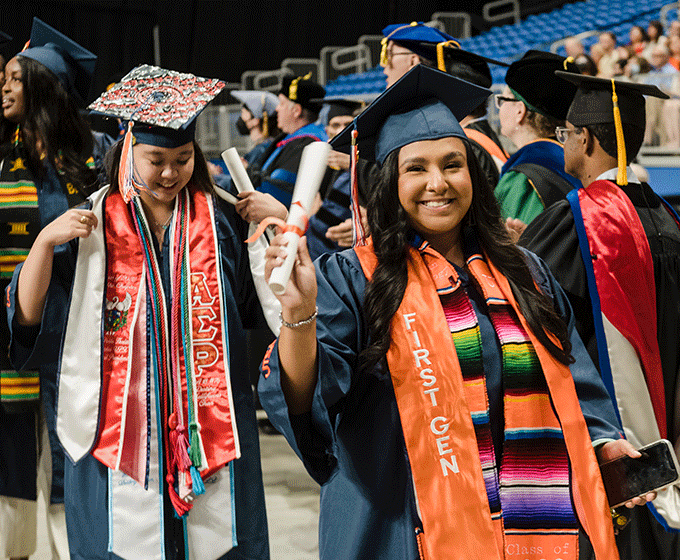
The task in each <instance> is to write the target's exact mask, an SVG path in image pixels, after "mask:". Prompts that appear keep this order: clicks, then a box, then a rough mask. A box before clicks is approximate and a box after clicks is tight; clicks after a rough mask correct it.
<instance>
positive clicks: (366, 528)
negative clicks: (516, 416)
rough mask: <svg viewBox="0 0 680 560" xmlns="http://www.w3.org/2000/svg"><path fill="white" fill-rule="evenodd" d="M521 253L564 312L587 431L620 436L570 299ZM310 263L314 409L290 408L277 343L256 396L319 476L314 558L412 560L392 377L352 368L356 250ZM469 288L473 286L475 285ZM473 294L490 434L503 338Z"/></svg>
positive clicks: (363, 334)
mask: <svg viewBox="0 0 680 560" xmlns="http://www.w3.org/2000/svg"><path fill="white" fill-rule="evenodd" d="M527 254H528V255H530V264H531V267H532V269H533V272H534V275H535V277H536V281H537V282H538V283H539V285H540V286H541V288H542V289H543V290H545V291H546V292H547V293H548V294H550V295H551V296H552V297H553V299H554V301H555V303H556V306H557V308H558V309H559V311H560V313H562V315H563V316H564V317H565V319H566V320H567V321H568V325H569V333H570V336H571V342H572V344H573V355H574V357H575V358H576V362H575V363H574V364H572V365H571V366H570V369H571V372H572V375H573V377H574V380H575V383H576V389H577V393H578V396H579V400H580V402H581V407H582V409H583V414H584V416H585V418H586V421H587V424H588V428H589V432H590V436H591V439H592V440H593V441H596V440H600V439H604V438H611V439H618V438H619V437H620V434H619V429H618V426H617V421H616V417H615V415H614V410H613V408H612V405H611V401H610V400H609V397H608V395H607V393H606V390H605V388H604V386H603V385H602V383H601V381H600V379H599V376H598V374H597V370H596V369H595V367H594V366H593V364H592V361H591V360H590V358H589V356H588V354H587V352H586V350H585V348H584V346H583V343H582V342H581V340H580V338H579V337H578V335H577V334H576V331H575V330H574V323H573V317H572V313H571V308H570V306H569V303H568V301H567V299H566V297H565V296H564V294H563V292H562V290H561V289H560V288H559V286H558V285H557V283H556V282H555V279H554V278H553V277H552V275H551V274H550V272H549V271H548V269H547V267H546V266H545V265H544V264H543V263H542V262H541V261H539V260H538V259H537V258H536V257H535V256H533V255H531V254H529V253H527ZM315 266H316V268H317V275H316V276H317V283H318V296H317V305H318V307H319V316H318V319H317V338H318V344H317V348H318V381H317V385H316V389H315V393H314V398H313V403H312V410H311V411H310V412H309V413H306V414H302V415H298V416H291V415H290V414H289V412H288V408H287V406H286V401H285V397H284V395H283V392H282V390H281V383H280V369H279V361H278V350H277V347H276V346H275V347H274V348H273V351H272V352H271V356H270V359H269V363H268V365H269V372H267V370H265V371H264V373H263V375H261V376H260V381H259V385H258V390H259V395H260V401H261V402H262V405H263V406H264V408H265V410H266V411H267V414H268V416H269V419H270V420H271V422H272V423H273V424H274V426H276V427H277V429H279V430H280V431H281V432H282V433H283V434H284V436H285V437H286V439H287V440H288V442H289V443H290V445H291V447H292V448H293V450H294V451H295V452H296V453H297V455H298V456H299V457H300V458H301V459H302V461H303V463H304V465H305V467H306V468H307V470H308V472H309V473H310V475H311V476H312V477H313V478H314V479H315V480H316V481H317V482H318V483H319V484H320V485H321V513H320V520H319V549H320V557H321V559H322V560H331V559H332V560H344V559H357V560H358V559H364V558H371V559H372V560H383V559H384V560H388V559H389V560H401V559H403V560H415V559H416V558H418V551H417V547H416V536H415V532H414V528H415V526H416V523H417V520H418V517H417V512H416V508H415V501H414V496H413V489H412V483H411V474H410V467H409V463H408V459H407V455H406V448H405V444H404V439H403V433H402V429H401V424H400V420H399V411H398V409H397V403H396V399H395V396H394V390H393V387H392V380H391V378H390V374H389V372H388V371H385V370H384V369H383V368H382V367H381V366H378V367H376V368H375V369H374V370H373V371H372V372H370V373H367V374H365V375H359V374H358V372H357V369H358V368H357V365H358V356H359V353H360V352H361V351H362V350H363V349H364V348H365V347H366V344H367V329H366V325H365V319H364V314H363V300H364V289H365V286H366V278H365V276H364V274H363V272H362V269H361V265H360V264H359V261H358V258H357V256H356V254H355V253H354V251H353V250H348V251H343V252H340V253H335V254H333V255H324V256H322V257H321V258H320V259H318V260H317V261H316V262H315ZM466 289H467V290H468V293H470V294H471V295H472V293H471V290H472V289H473V287H472V284H468V286H467V287H466ZM470 300H471V302H472V305H473V308H474V310H475V313H476V315H477V317H478V319H479V323H480V330H481V335H482V347H483V359H484V367H485V371H486V372H487V376H488V377H487V388H488V392H489V395H490V407H491V421H492V425H494V427H493V428H492V429H493V430H494V432H495V434H496V438H495V439H496V440H497V439H498V437H499V434H500V433H502V424H503V421H502V404H501V403H502V394H501V382H500V377H501V371H500V364H501V358H500V345H499V342H498V340H497V338H496V334H495V331H494V330H493V327H492V326H491V323H490V321H489V319H488V317H487V312H486V309H485V306H484V303H483V301H482V298H480V297H478V296H473V297H471V298H470ZM500 437H502V436H500ZM461 499H464V498H461Z"/></svg>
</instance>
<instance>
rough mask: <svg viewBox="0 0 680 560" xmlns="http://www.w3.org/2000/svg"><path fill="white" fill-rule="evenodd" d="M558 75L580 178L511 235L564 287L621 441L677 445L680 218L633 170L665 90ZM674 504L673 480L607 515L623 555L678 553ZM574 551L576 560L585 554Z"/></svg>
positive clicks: (666, 559) (571, 156) (563, 135)
mask: <svg viewBox="0 0 680 560" xmlns="http://www.w3.org/2000/svg"><path fill="white" fill-rule="evenodd" d="M559 75H560V76H561V77H562V78H564V79H565V80H567V81H565V83H569V84H574V85H577V86H578V91H577V93H576V95H575V97H574V100H573V102H572V104H571V107H570V108H569V113H568V114H567V122H566V127H565V128H562V129H560V131H559V136H558V138H559V139H560V141H562V142H564V161H565V163H564V165H565V170H566V171H568V172H569V173H571V174H572V175H574V176H575V177H577V178H578V179H580V181H581V183H582V184H583V187H582V188H579V189H578V190H575V191H572V192H571V193H569V195H568V197H567V200H562V201H560V202H558V203H556V204H555V205H553V206H552V207H550V208H549V209H547V210H546V211H545V212H544V213H543V214H541V215H540V216H538V218H536V219H535V220H534V221H533V222H532V223H531V224H529V227H528V228H527V229H526V231H525V232H524V234H523V235H522V237H521V238H520V244H521V245H523V246H525V247H526V248H528V249H529V250H531V251H533V252H535V253H536V254H537V255H538V256H539V257H541V258H542V259H543V261H545V263H546V264H547V265H548V267H549V268H550V270H551V271H552V273H553V274H554V275H555V278H557V281H558V282H559V283H560V285H561V286H562V287H563V288H564V291H565V292H566V295H567V297H568V299H569V302H570V303H571V308H572V309H573V310H574V319H575V326H576V330H577V331H578V333H579V334H580V335H581V338H582V339H583V342H584V343H585V345H586V348H587V350H588V353H589V354H590V356H591V358H592V360H593V362H594V363H595V364H596V365H597V367H598V369H599V371H600V375H601V376H602V379H603V381H604V382H605V386H607V388H608V389H609V392H610V397H611V400H612V403H613V404H614V405H615V406H616V407H617V411H618V415H619V418H620V420H621V423H622V425H623V429H624V431H625V435H626V438H627V439H628V441H630V442H631V443H632V444H633V446H634V447H636V448H639V447H642V446H643V445H646V444H649V443H652V442H653V441H656V440H658V439H659V438H661V437H663V438H666V439H668V440H670V441H671V442H672V444H673V445H674V446H675V449H676V450H677V449H679V447H680V408H678V404H677V403H678V402H679V401H678V398H680V375H679V373H678V372H679V371H680V346H679V345H678V340H679V339H680V221H679V219H678V216H677V215H676V214H675V212H674V211H673V210H672V209H671V208H670V206H668V205H667V204H666V203H665V202H664V201H663V200H661V199H660V198H659V197H658V196H657V195H656V194H655V193H654V191H653V190H652V188H650V186H649V184H647V183H643V182H641V181H640V179H639V178H638V177H637V176H636V175H635V173H634V172H633V169H632V168H631V167H630V162H631V161H632V160H633V158H635V156H636V154H637V152H638V150H639V149H640V146H641V145H642V139H643V135H644V129H645V98H647V99H650V98H651V97H656V98H663V97H666V95H665V94H664V93H662V92H661V91H660V90H659V89H658V88H657V87H655V86H651V85H643V84H635V83H631V82H621V81H615V82H614V84H612V81H611V80H603V79H598V78H592V77H589V76H578V75H572V74H567V73H563V72H560V73H559ZM614 93H615V94H616V98H617V99H616V101H617V103H616V105H615V103H614V101H613V95H614ZM615 107H616V109H615ZM621 138H622V139H623V142H621V141H620V139H621ZM678 504H680V486H672V487H670V488H668V489H666V490H663V491H661V492H659V494H658V496H657V498H656V499H655V500H654V501H653V502H652V503H651V504H650V505H649V509H647V508H636V509H635V510H634V511H632V512H631V511H625V510H624V511H623V512H622V511H621V510H618V511H617V512H615V513H614V517H615V518H616V522H617V525H618V526H620V527H621V529H620V531H619V534H618V537H617V544H618V546H619V551H620V554H621V558H622V559H623V560H652V559H654V560H675V559H677V558H680V534H679V533H678V531H680V507H679V506H678ZM631 518H632V520H631ZM629 521H630V524H628V522H629ZM664 527H666V528H667V529H669V530H670V531H671V532H669V531H666V530H664ZM581 549H582V553H583V554H582V558H583V559H586V558H588V559H590V558H592V557H593V556H592V549H590V548H589V547H587V546H582V547H581Z"/></svg>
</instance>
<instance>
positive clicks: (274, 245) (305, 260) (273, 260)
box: [264, 234, 317, 323]
mask: <svg viewBox="0 0 680 560" xmlns="http://www.w3.org/2000/svg"><path fill="white" fill-rule="evenodd" d="M287 243H288V242H287V240H286V239H285V238H284V236H283V234H279V235H277V236H276V237H274V239H272V241H271V243H270V245H269V247H268V248H267V251H266V252H265V268H264V274H265V279H266V280H267V282H269V278H270V276H271V274H272V270H273V269H274V268H275V267H277V266H280V265H282V264H283V261H284V260H285V258H286V254H287V253H286V245H287ZM316 290H317V287H316V272H315V270H314V264H313V263H312V259H311V257H310V256H309V250H308V249H307V238H306V237H302V238H301V239H300V242H299V243H298V252H297V258H296V259H295V264H294V265H293V271H292V272H291V274H290V280H289V282H288V285H287V286H286V290H285V291H284V292H283V294H280V295H277V296H276V297H277V298H278V299H279V301H280V302H281V307H282V313H283V318H284V319H285V320H286V321H288V322H289V323H295V322H297V321H301V320H303V319H306V318H308V317H309V316H310V315H312V314H313V313H314V309H315V307H316Z"/></svg>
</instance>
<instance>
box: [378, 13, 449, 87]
mask: <svg viewBox="0 0 680 560" xmlns="http://www.w3.org/2000/svg"><path fill="white" fill-rule="evenodd" d="M382 34H383V39H382V50H381V52H380V65H381V66H382V67H383V73H384V74H385V78H386V80H387V85H386V87H388V88H389V87H391V86H393V85H394V84H395V83H397V81H398V80H399V78H401V77H402V76H403V75H404V74H406V72H408V71H409V70H410V69H411V68H413V67H414V66H415V65H417V64H425V65H427V66H433V65H434V63H435V62H436V58H433V57H432V55H431V53H430V54H428V55H427V56H422V55H420V54H416V53H415V52H414V51H412V50H411V48H412V47H413V46H414V45H416V46H421V47H422V46H423V45H425V44H427V45H429V46H431V47H433V48H434V47H435V46H436V45H437V44H439V43H442V42H448V41H455V38H454V37H452V36H451V35H449V34H447V33H444V32H443V31H439V29H436V28H434V27H430V26H429V25H425V24H424V23H422V22H415V21H414V22H411V23H394V24H392V25H388V26H387V27H385V28H384V29H383V30H382Z"/></svg>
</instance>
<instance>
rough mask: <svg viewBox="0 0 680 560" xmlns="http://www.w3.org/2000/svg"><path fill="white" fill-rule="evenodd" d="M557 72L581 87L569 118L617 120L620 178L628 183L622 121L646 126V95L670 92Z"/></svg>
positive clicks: (577, 123)
mask: <svg viewBox="0 0 680 560" xmlns="http://www.w3.org/2000/svg"><path fill="white" fill-rule="evenodd" d="M555 75H556V76H557V77H558V78H561V79H563V80H567V81H568V82H570V83H571V84H573V85H574V86H575V87H576V88H577V89H576V93H575V94H574V99H573V101H572V102H571V106H570V107H569V112H568V113H567V118H566V120H568V121H569V122H570V123H571V124H573V125H574V126H578V127H580V126H588V125H591V124H610V123H614V126H615V129H616V144H617V160H618V167H619V171H618V174H617V177H616V182H617V183H618V184H619V185H626V184H628V178H627V177H626V161H627V158H626V145H625V143H624V142H623V128H622V126H621V125H622V124H623V123H626V124H629V125H633V126H637V127H641V128H644V127H645V98H644V96H645V95H651V96H652V97H658V98H660V99H668V95H666V94H665V93H664V92H662V91H661V90H660V89H659V88H658V87H656V86H654V85H651V84H638V83H634V82H622V81H619V80H614V79H605V78H596V77H594V76H586V75H584V74H572V73H570V72H562V71H559V70H558V71H556V72H555Z"/></svg>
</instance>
